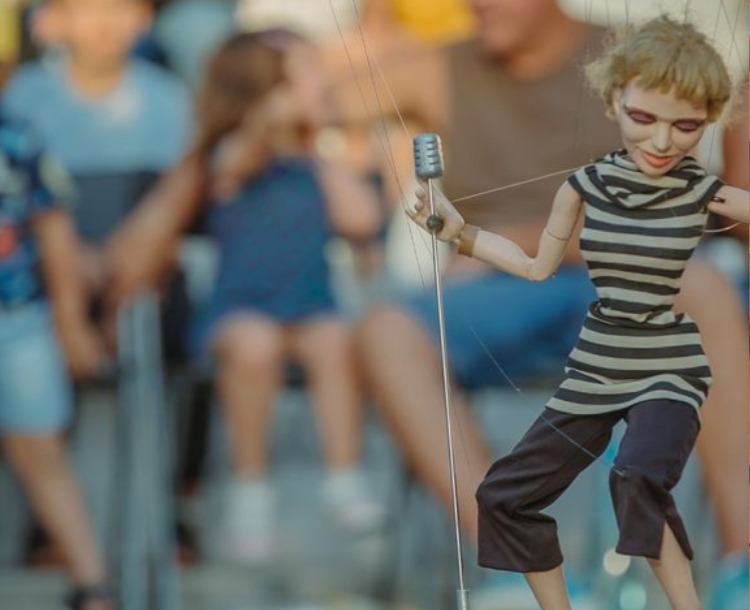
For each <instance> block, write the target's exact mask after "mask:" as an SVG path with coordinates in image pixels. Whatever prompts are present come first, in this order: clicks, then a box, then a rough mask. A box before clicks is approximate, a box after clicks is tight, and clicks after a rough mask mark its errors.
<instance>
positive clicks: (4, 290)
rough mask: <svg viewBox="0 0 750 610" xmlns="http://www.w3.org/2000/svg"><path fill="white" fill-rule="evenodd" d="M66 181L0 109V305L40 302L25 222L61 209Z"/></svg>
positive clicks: (35, 260) (25, 128)
mask: <svg viewBox="0 0 750 610" xmlns="http://www.w3.org/2000/svg"><path fill="white" fill-rule="evenodd" d="M69 190H70V181H69V179H68V177H67V176H66V175H65V173H64V172H63V170H62V168H61V166H60V165H59V164H58V163H57V162H56V161H54V160H53V159H52V157H50V156H49V155H48V154H47V153H46V152H45V151H44V149H43V148H42V146H41V144H40V142H39V140H38V139H37V138H35V136H34V135H32V133H31V131H30V130H29V128H28V126H27V125H25V124H23V123H20V122H14V121H11V120H10V118H9V117H8V114H7V113H6V112H4V110H3V107H2V106H1V105H0V303H2V304H5V305H13V304H19V303H25V302H27V301H31V300H33V299H37V298H40V297H41V296H42V293H43V289H42V281H41V277H40V275H39V270H38V265H39V254H38V250H37V245H36V243H35V239H34V235H33V234H32V232H31V221H32V220H33V218H34V216H35V215H37V214H40V213H43V212H46V211H48V210H53V209H55V208H57V207H58V206H60V205H61V203H62V201H63V200H65V199H66V197H67V196H68V195H69Z"/></svg>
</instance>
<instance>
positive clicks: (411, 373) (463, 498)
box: [357, 306, 491, 544]
mask: <svg viewBox="0 0 750 610" xmlns="http://www.w3.org/2000/svg"><path fill="white" fill-rule="evenodd" d="M357 340H358V348H359V353H360V356H361V358H362V363H363V366H364V371H365V375H366V380H367V381H368V383H369V387H370V388H371V390H372V392H373V394H374V398H375V399H376V405H377V407H378V408H379V409H380V411H381V414H382V416H383V419H384V420H385V422H386V424H387V425H388V426H389V427H390V429H391V431H392V433H393V434H394V435H395V437H396V440H397V441H398V443H399V444H400V447H401V449H402V451H403V453H404V455H405V458H406V460H407V461H408V463H409V465H410V466H411V467H412V468H413V469H414V471H415V472H416V475H417V476H418V477H419V479H420V480H421V481H422V482H423V483H424V484H425V485H426V486H427V487H428V488H429V489H430V490H431V491H432V492H433V493H435V494H436V495H437V496H438V498H440V500H441V501H442V502H443V504H444V506H446V508H447V507H450V506H452V499H451V487H450V479H449V476H448V451H447V440H446V431H445V420H444V417H443V391H442V381H441V373H440V357H439V354H438V351H437V349H436V347H435V344H434V342H433V341H432V340H431V338H430V337H429V336H428V334H427V333H426V332H425V331H424V329H423V328H422V327H421V326H420V325H419V324H418V323H417V322H416V321H415V320H413V319H412V318H411V317H410V316H409V315H408V314H407V313H405V312H403V311H401V310H399V309H396V308H393V307H387V306H381V307H379V308H376V309H373V310H372V311H371V312H370V313H369V314H368V315H367V316H366V317H365V319H364V320H363V321H362V323H361V324H360V327H359V328H358V336H357ZM452 406H453V417H454V424H455V425H454V430H455V435H454V440H455V454H456V476H457V482H458V504H459V513H460V520H461V527H462V529H463V530H464V531H465V532H466V534H467V535H468V536H469V537H470V538H471V540H472V542H473V543H474V544H476V541H477V506H476V501H475V499H474V493H475V491H476V488H477V486H478V485H479V482H480V481H481V480H482V478H483V477H484V474H485V472H486V471H487V468H488V467H489V465H490V462H491V459H490V452H489V450H488V448H487V446H486V443H485V441H484V439H483V438H482V436H481V434H480V433H479V431H478V430H477V428H476V425H475V423H474V421H473V419H472V417H471V415H470V412H469V410H468V408H467V405H466V403H465V401H464V400H462V399H461V398H460V397H459V396H458V395H454V396H453V402H452Z"/></svg>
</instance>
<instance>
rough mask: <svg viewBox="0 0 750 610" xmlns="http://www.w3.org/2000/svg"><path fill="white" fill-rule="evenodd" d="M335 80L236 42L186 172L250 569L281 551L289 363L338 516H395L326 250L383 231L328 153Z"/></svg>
mask: <svg viewBox="0 0 750 610" xmlns="http://www.w3.org/2000/svg"><path fill="white" fill-rule="evenodd" d="M323 78H324V77H323V72H322V69H321V66H320V64H319V63H318V57H317V55H316V52H315V49H314V47H313V46H312V45H310V44H309V43H307V42H305V41H304V40H303V39H302V38H300V37H298V36H297V35H294V34H292V33H290V32H288V31H285V30H272V31H266V32H258V33H246V34H238V35H235V36H233V37H230V38H229V39H228V40H227V41H225V42H224V43H223V44H222V45H221V46H220V47H219V49H218V50H217V51H216V53H215V54H214V55H213V56H212V57H211V58H210V60H209V62H208V64H207V68H206V71H205V74H204V77H203V80H202V83H201V86H200V87H199V91H198V98H197V100H198V102H197V113H198V130H197V136H196V144H195V147H194V149H193V151H192V153H191V154H190V155H189V157H188V158H187V160H186V162H187V163H190V164H191V166H192V169H193V170H194V171H196V172H197V173H198V176H199V177H200V180H199V184H198V185H197V186H198V188H199V197H198V201H197V206H195V208H194V210H193V213H194V214H195V213H196V212H197V211H198V209H199V208H200V209H202V210H203V211H204V212H205V219H204V223H205V225H206V228H207V232H208V234H209V236H211V237H213V238H214V239H215V240H216V243H217V245H218V248H219V259H220V263H219V271H218V277H217V280H216V286H215V292H214V295H213V298H212V300H211V304H210V305H209V307H208V310H209V314H208V321H207V323H206V327H205V328H204V329H203V332H202V333H201V337H200V338H199V341H198V344H199V348H200V349H202V350H204V351H208V352H210V353H211V354H212V355H213V356H214V357H215V359H216V364H217V369H216V375H217V384H218V392H219V398H220V402H221V405H222V408H223V414H224V418H225V422H226V429H227V432H228V438H229V450H230V456H231V466H232V477H231V480H230V483H229V486H228V489H227V494H226V498H225V501H226V503H225V507H226V514H225V517H224V519H223V520H222V532H221V534H220V535H221V546H222V549H223V551H224V554H225V555H226V556H227V557H230V558H233V559H237V560H245V561H251V562H258V561H264V560H267V559H268V558H269V557H270V556H271V554H272V552H273V550H274V549H275V548H276V536H275V528H274V520H275V515H276V501H275V491H274V489H273V486H272V484H271V482H270V481H269V476H268V463H267V461H268V454H269V447H268V442H269V439H270V438H271V435H270V422H271V416H272V413H273V406H274V402H275V400H276V398H277V396H278V394H279V391H280V389H281V386H282V384H283V382H284V377H285V371H286V366H287V363H288V362H289V361H290V360H292V361H294V362H297V363H299V364H300V365H301V367H302V369H303V370H304V373H305V375H306V379H307V382H308V384H309V388H310V392H311V396H312V402H313V404H314V407H315V409H316V412H317V419H318V430H319V433H320V437H321V447H322V450H323V454H324V458H325V462H326V466H327V471H328V472H327V475H326V477H325V479H324V482H323V484H322V487H321V494H322V501H323V503H324V505H325V507H326V508H327V509H328V511H329V513H330V514H331V515H332V517H333V519H334V520H335V521H336V522H337V523H338V524H339V525H340V526H342V527H343V528H345V529H346V530H349V531H351V532H366V531H370V530H372V529H374V528H376V527H378V526H379V525H380V524H381V522H382V519H383V516H384V514H383V509H382V507H381V506H380V505H379V504H378V503H376V501H375V500H374V498H373V497H372V494H371V492H370V490H369V486H368V483H367V481H366V479H365V477H364V475H363V473H362V472H361V470H360V469H359V467H358V463H359V459H360V452H361V441H362V415H363V413H362V392H361V388H360V384H359V380H358V377H357V372H356V370H355V368H354V360H353V353H352V346H351V342H350V337H349V330H348V329H347V326H346V324H345V323H344V321H343V320H341V319H340V317H339V315H338V313H337V311H336V304H335V302H334V299H333V295H332V289H331V285H330V277H329V275H330V270H329V267H328V263H327V261H326V258H325V252H324V250H325V246H326V244H327V242H328V241H329V239H330V238H331V237H332V236H333V234H334V233H338V234H341V235H344V236H348V237H351V238H355V239H356V238H368V237H370V236H371V235H372V234H374V233H375V231H376V230H377V227H378V226H379V222H380V219H379V213H378V209H377V206H376V203H375V194H374V192H373V191H372V189H370V188H369V187H368V185H366V184H364V183H363V182H362V181H360V180H359V179H357V178H356V177H354V176H353V175H352V174H351V172H349V171H348V170H347V168H346V167H345V166H343V165H342V164H340V163H336V162H330V161H328V160H327V159H325V158H322V157H321V156H319V155H317V154H316V152H315V149H314V142H315V136H316V133H317V130H318V129H319V127H320V125H321V124H322V122H323V121H324V120H325V118H326V99H325V97H324V82H323ZM152 264H153V262H152Z"/></svg>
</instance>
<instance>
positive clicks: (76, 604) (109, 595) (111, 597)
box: [64, 583, 115, 610]
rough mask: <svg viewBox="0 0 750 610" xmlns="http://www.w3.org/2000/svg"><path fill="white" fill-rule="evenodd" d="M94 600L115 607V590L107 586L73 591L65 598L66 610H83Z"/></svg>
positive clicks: (90, 586)
mask: <svg viewBox="0 0 750 610" xmlns="http://www.w3.org/2000/svg"><path fill="white" fill-rule="evenodd" d="M94 600H101V601H109V602H111V603H112V607H113V608H114V607H115V590H114V588H113V587H112V586H111V585H109V584H104V583H103V584H98V585H89V586H86V587H77V588H75V589H73V590H72V591H71V592H70V593H69V594H68V596H67V597H66V598H65V605H64V607H65V608H66V610H85V608H86V605H87V604H88V603H89V602H91V601H94Z"/></svg>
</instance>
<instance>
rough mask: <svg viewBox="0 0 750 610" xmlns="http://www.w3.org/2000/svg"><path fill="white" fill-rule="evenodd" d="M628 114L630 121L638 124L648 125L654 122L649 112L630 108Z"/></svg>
mask: <svg viewBox="0 0 750 610" xmlns="http://www.w3.org/2000/svg"><path fill="white" fill-rule="evenodd" d="M628 116H629V117H630V118H631V120H632V121H634V122H635V123H638V124H639V125H650V124H651V123H653V122H654V117H652V116H651V115H650V114H646V113H645V112H637V111H635V110H631V111H630V112H628Z"/></svg>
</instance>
